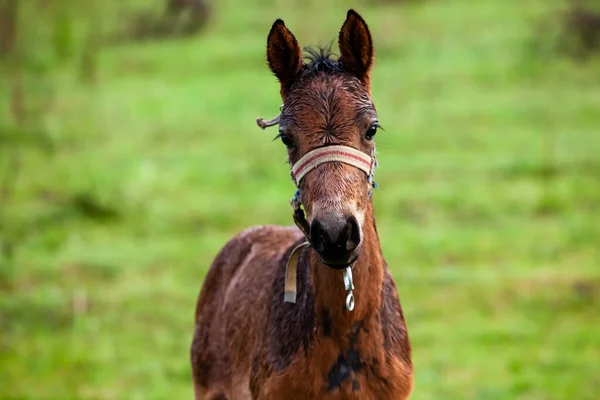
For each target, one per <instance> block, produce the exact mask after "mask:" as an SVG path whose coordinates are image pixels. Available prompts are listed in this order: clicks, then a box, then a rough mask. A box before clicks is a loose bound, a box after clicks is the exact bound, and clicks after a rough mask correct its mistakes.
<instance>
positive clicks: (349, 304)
mask: <svg viewBox="0 0 600 400" xmlns="http://www.w3.org/2000/svg"><path fill="white" fill-rule="evenodd" d="M346 310H348V311H352V310H354V293H352V291H350V293H348V296H346Z"/></svg>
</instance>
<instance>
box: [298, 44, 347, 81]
mask: <svg viewBox="0 0 600 400" xmlns="http://www.w3.org/2000/svg"><path fill="white" fill-rule="evenodd" d="M304 58H305V59H306V61H307V63H305V64H304V67H303V68H302V73H303V75H313V74H317V73H319V72H323V73H326V74H336V73H340V72H343V71H344V68H343V66H342V62H341V61H340V60H339V59H336V58H333V52H332V51H331V46H328V47H305V48H304Z"/></svg>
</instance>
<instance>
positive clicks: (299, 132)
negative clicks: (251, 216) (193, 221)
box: [191, 10, 412, 400]
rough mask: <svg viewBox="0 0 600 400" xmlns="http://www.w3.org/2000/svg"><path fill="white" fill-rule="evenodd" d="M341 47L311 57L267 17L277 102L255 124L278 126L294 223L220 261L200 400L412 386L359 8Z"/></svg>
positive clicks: (198, 336) (245, 240)
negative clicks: (385, 234) (378, 217)
mask: <svg viewBox="0 0 600 400" xmlns="http://www.w3.org/2000/svg"><path fill="white" fill-rule="evenodd" d="M339 47H340V54H341V55H340V58H339V59H337V60H336V59H333V58H331V57H330V55H329V54H328V52H327V51H320V52H316V51H309V53H310V54H309V58H308V60H309V63H307V64H306V63H303V58H302V51H301V50H300V46H299V45H298V42H297V41H296V38H295V37H294V35H293V34H292V33H291V32H290V31H289V30H288V29H287V28H286V26H285V24H284V23H283V21H281V20H277V21H275V23H274V24H273V27H272V28H271V31H270V33H269V36H268V40H267V58H268V63H269V67H270V68H271V71H272V72H273V73H274V74H275V76H276V77H277V78H278V80H279V82H280V84H281V97H282V99H283V107H282V111H281V115H280V116H279V117H278V118H276V119H274V120H273V121H267V122H265V121H262V120H259V121H258V122H259V125H260V124H262V126H263V127H265V126H269V125H276V124H277V123H278V124H279V135H278V136H279V137H280V138H281V141H282V142H283V144H284V145H285V146H286V148H287V152H288V157H289V162H290V164H291V165H292V178H293V179H294V182H295V183H296V185H297V186H298V189H299V190H298V192H297V193H296V196H295V197H294V200H293V201H292V205H294V206H295V207H294V208H295V213H294V220H295V222H296V224H297V225H298V228H300V229H297V228H296V227H280V226H260V227H254V228H250V229H248V230H246V231H244V232H242V233H240V234H238V235H237V236H236V237H235V238H233V239H232V240H231V241H229V242H228V243H227V244H226V245H225V247H223V249H222V250H221V251H220V253H219V254H218V255H217V257H216V258H215V260H214V261H213V263H212V266H211V268H210V271H209V272H208V274H207V276H206V280H205V282H204V287H203V289H202V291H201V293H200V297H199V299H198V304H197V309H196V329H195V333H194V339H193V343H192V348H191V361H192V370H193V380H194V391H195V396H196V399H197V400H199V399H207V400H217V399H218V400H236V399H274V400H289V399H298V400H300V399H360V400H370V399H372V400H384V399H391V400H402V399H407V398H408V396H409V395H410V392H411V390H412V362H411V351H410V344H409V341H408V335H407V331H406V325H405V322H404V317H403V314H402V309H401V307H400V303H399V300H398V296H397V291H396V287H395V285H394V282H393V280H392V277H391V275H390V272H389V270H388V268H387V265H386V263H385V260H384V258H383V255H382V253H381V248H380V244H379V238H378V236H377V230H376V227H375V219H374V216H373V206H372V203H371V200H370V197H371V188H372V185H373V184H372V175H373V169H374V167H375V157H374V156H375V144H374V136H375V133H376V132H377V128H378V127H379V125H378V121H377V113H376V111H375V107H374V105H373V102H372V101H371V96H370V71H371V66H372V64H373V44H372V40H371V35H370V33H369V29H368V27H367V24H366V23H365V21H364V20H363V19H362V18H361V17H360V16H359V15H358V14H357V13H356V12H355V11H353V10H350V11H348V15H347V18H346V21H345V22H344V25H343V26H342V29H341V31H340V34H339ZM300 204H302V205H303V206H304V210H305V211H306V217H305V214H304V211H303V210H302V209H301V208H300ZM284 298H285V301H284Z"/></svg>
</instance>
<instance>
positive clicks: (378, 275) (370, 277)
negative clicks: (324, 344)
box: [310, 202, 384, 338]
mask: <svg viewBox="0 0 600 400" xmlns="http://www.w3.org/2000/svg"><path fill="white" fill-rule="evenodd" d="M362 230H363V239H362V240H363V244H362V248H361V251H360V255H359V257H358V259H357V260H356V262H355V263H354V268H353V270H352V275H353V278H354V296H355V306H354V310H352V311H348V310H346V308H345V304H346V296H347V294H348V293H347V292H346V289H345V287H344V279H343V273H342V271H341V270H334V269H332V268H329V267H327V266H325V265H324V264H323V263H321V261H320V260H319V257H318V256H317V254H316V253H315V252H314V251H313V252H311V259H310V260H311V262H310V268H311V276H312V284H313V287H314V291H315V313H316V316H317V320H318V321H317V322H318V324H317V327H318V328H317V329H321V330H322V331H321V332H320V333H321V334H323V335H325V336H331V337H334V338H335V337H340V338H342V337H347V334H348V331H349V330H350V329H351V328H352V326H353V325H354V324H355V323H357V322H358V321H364V320H367V319H369V318H371V317H374V316H375V315H376V314H377V311H378V310H379V309H380V307H381V288H382V285H383V273H384V260H383V256H382V254H381V247H380V244H379V237H378V236H377V230H376V228H375V218H374V214H373V206H372V203H371V202H369V204H368V205H367V209H366V210H365V220H364V223H363V226H362Z"/></svg>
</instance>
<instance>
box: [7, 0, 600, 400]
mask: <svg viewBox="0 0 600 400" xmlns="http://www.w3.org/2000/svg"><path fill="white" fill-rule="evenodd" d="M165 3H167V2H166V1H160V0H155V1H150V0H146V1H143V0H131V1H128V2H122V1H117V0H105V1H104V0H94V1H91V0H90V1H85V2H83V1H76V0H43V1H42V0H21V1H17V0H0V39H1V40H0V46H1V47H0V52H1V53H0V68H1V75H0V250H1V251H0V398H2V399H167V398H169V399H174V398H177V399H183V398H191V397H192V386H191V379H190V367H189V362H188V348H189V344H190V341H191V337H192V331H193V314H194V307H195V300H196V297H197V295H198V292H199V290H200V288H201V285H202V281H203V277H204V275H205V273H206V271H207V269H208V266H209V265H210V262H211V260H212V258H213V257H214V256H215V254H216V252H217V251H218V250H219V248H220V247H221V246H222V245H223V244H224V243H225V242H226V240H227V239H228V238H230V237H231V236H232V235H233V234H235V233H236V232H238V231H239V230H241V229H244V228H246V227H248V226H250V225H254V224H265V223H277V224H291V223H292V218H291V209H290V208H289V205H288V199H289V198H290V197H291V195H292V194H293V191H294V187H293V184H292V182H291V181H290V179H289V167H288V165H287V164H286V162H285V161H286V152H285V150H284V147H283V145H281V143H280V142H278V141H275V142H274V141H272V140H271V139H272V138H273V136H274V135H275V133H276V132H275V130H274V129H273V128H272V129H271V130H267V131H264V132H263V131H261V130H260V129H259V128H258V127H257V126H256V125H255V122H254V121H255V119H256V118H257V117H259V116H262V117H272V116H274V115H275V114H276V113H277V111H278V107H279V104H280V98H279V94H278V90H279V89H278V85H277V82H276V80H275V78H274V77H273V76H272V75H271V73H270V72H269V70H268V68H267V67H266V64H265V43H266V36H267V33H268V31H269V29H270V26H271V24H272V23H273V21H274V20H275V19H276V18H279V17H280V18H283V19H284V20H285V21H286V24H287V26H288V27H290V29H291V30H292V31H293V32H294V33H295V34H296V37H297V38H298V40H299V41H300V43H301V44H302V45H327V44H329V43H330V42H331V41H332V40H335V39H336V37H337V32H338V30H339V28H340V26H341V24H342V23H343V20H344V18H345V12H346V10H347V9H348V8H350V7H354V8H356V9H357V11H358V12H359V13H361V14H362V15H363V17H364V18H365V19H366V20H367V22H368V23H369V25H370V27H371V31H372V33H373V36H374V40H375V46H376V54H377V62H376V66H375V70H374V72H373V97H374V101H375V104H376V106H377V108H378V111H379V119H380V122H381V124H382V125H383V126H384V127H385V129H386V130H385V131H384V132H380V134H379V135H378V136H377V143H378V157H379V162H380V168H379V169H378V171H377V176H376V178H377V179H376V180H377V182H378V183H379V185H380V189H378V190H377V191H376V192H375V193H374V202H375V206H376V216H377V222H378V228H379V233H380V236H381V239H382V245H383V251H384V254H385V255H386V258H387V260H388V263H389V265H390V266H391V268H392V271H393V275H394V277H395V279H396V283H397V286H398V290H399V293H400V296H401V299H402V305H403V307H404V310H405V315H406V318H407V322H408V327H409V333H410V336H411V340H412V344H413V355H414V364H415V389H414V394H413V396H412V399H415V400H421V399H422V400H425V399H441V398H443V399H527V400H563V399H577V400H594V399H598V398H599V396H600V394H599V393H600V213H599V211H600V57H598V55H597V54H594V53H593V51H592V47H589V46H588V45H587V44H586V43H587V42H585V40H579V39H577V37H576V38H575V39H573V37H574V36H577V34H573V35H574V36H573V35H571V36H568V35H567V33H568V31H569V29H572V28H573V27H577V26H579V25H581V26H583V25H585V24H584V23H583V22H581V21H580V23H575V24H572V23H571V22H568V21H567V20H568V19H569V18H571V17H572V16H573V15H574V14H573V13H570V14H568V16H569V18H566V19H565V17H564V15H566V14H564V11H565V10H569V9H570V8H569V7H572V6H570V5H569V4H567V3H565V2H562V1H553V0H521V1H518V2H517V1H509V0H505V1H502V0H495V1H492V0H489V1H485V2H484V1H468V0H453V1H450V0H447V1H442V0H438V1H436V0H429V1H428V0H422V1H416V0H415V1H391V0H388V1H383V0H380V1H375V0H371V1H368V0H363V1H358V0H357V1H352V2H342V1H339V0H338V1H325V0H320V1H316V0H303V1H300V0H292V1H284V0H251V1H250V0H248V1H244V2H242V1H235V2H234V1H233V0H223V1H214V2H210V1H197V2H195V3H194V4H195V6H190V5H185V4H175V3H178V2H177V1H174V2H172V3H173V4H172V6H173V7H172V8H171V11H169V12H166V11H165V7H166V5H165ZM192 3H193V2H192ZM178 7H182V10H181V12H180V11H178V10H179V9H178ZM589 15H590V16H593V15H595V14H593V13H592V11H589ZM565 21H566V22H565ZM569 21H570V20H569ZM590 21H592V23H590V24H589V26H590V29H592V28H593V27H594V24H593V21H594V19H593V18H591V19H590ZM569 27H570V28H569ZM599 31H600V29H599ZM566 32H567V33H566ZM591 32H593V29H592V30H591ZM582 35H583V34H582ZM567 36H568V40H564V38H565V37H567ZM599 37H600V35H599ZM581 38H584V36H581ZM572 39H573V40H572ZM584 39H585V38H584ZM574 42H576V44H575V45H573V43H574ZM334 43H335V42H334ZM565 43H567V44H568V46H571V47H568V46H567V45H566V44H565ZM577 43H578V44H577ZM582 43H583V44H582ZM334 46H335V44H334ZM572 46H579V47H578V50H577V51H565V49H566V48H567V47H568V49H572V48H573V47H572ZM586 46H588V47H589V48H588V47H586ZM334 48H335V47H334ZM586 49H587V50H586Z"/></svg>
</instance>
